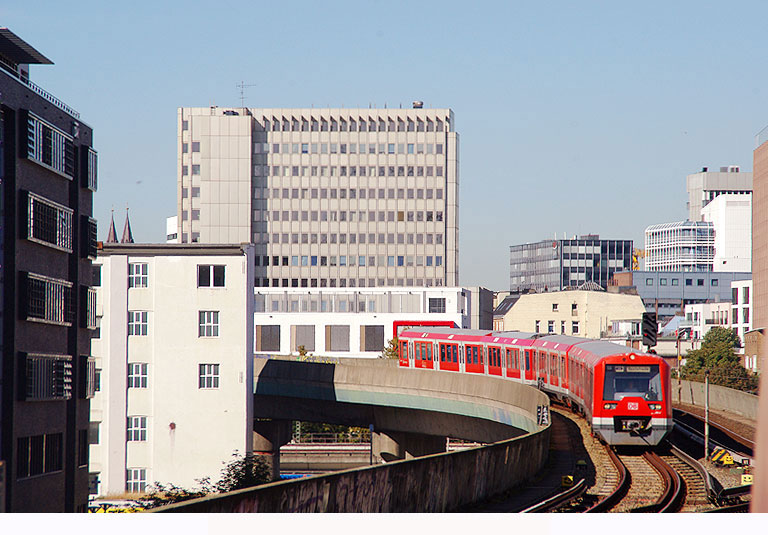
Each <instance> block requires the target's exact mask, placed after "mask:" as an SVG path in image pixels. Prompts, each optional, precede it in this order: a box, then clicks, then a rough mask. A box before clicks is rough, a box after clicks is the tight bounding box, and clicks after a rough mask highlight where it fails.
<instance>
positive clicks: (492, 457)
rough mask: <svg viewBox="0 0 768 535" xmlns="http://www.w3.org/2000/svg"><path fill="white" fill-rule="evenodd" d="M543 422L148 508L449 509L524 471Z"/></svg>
mask: <svg viewBox="0 0 768 535" xmlns="http://www.w3.org/2000/svg"><path fill="white" fill-rule="evenodd" d="M549 435H550V428H549V427H545V428H542V429H541V430H540V431H537V432H535V433H532V434H529V435H525V436H522V437H518V438H514V439H510V440H506V441H503V442H498V443H496V444H492V445H490V446H483V447H478V448H474V449H470V450H464V451H457V452H452V453H442V454H437V455H429V456H426V457H419V458H417V459H411V460H407V461H396V462H392V463H387V464H384V465H378V466H372V467H369V468H362V469H357V470H346V471H344V472H336V473H333V474H328V475H322V476H314V477H308V478H304V479H299V480H292V481H281V482H278V483H271V484H269V485H264V486H261V487H254V488H251V489H244V490H240V491H235V492H230V493H226V494H222V495H216V496H212V497H207V498H200V499H197V500H191V501H188V502H184V503H180V504H176V505H170V506H166V507H162V508H158V509H155V510H153V511H154V512H174V513H278V512H279V513H331V512H333V513H400V512H403V513H405V512H420V513H421V512H430V513H440V512H447V511H452V510H454V509H456V508H458V507H460V506H463V505H469V504H472V503H476V502H480V501H483V500H486V499H488V498H490V497H492V496H493V495H496V494H499V493H501V492H504V491H506V490H508V489H510V488H512V487H514V486H516V485H519V484H521V483H523V482H524V481H525V480H528V479H531V478H532V477H533V476H534V475H535V474H536V473H537V472H538V471H539V470H540V469H541V468H542V467H543V465H544V463H545V462H546V460H547V454H548V450H549Z"/></svg>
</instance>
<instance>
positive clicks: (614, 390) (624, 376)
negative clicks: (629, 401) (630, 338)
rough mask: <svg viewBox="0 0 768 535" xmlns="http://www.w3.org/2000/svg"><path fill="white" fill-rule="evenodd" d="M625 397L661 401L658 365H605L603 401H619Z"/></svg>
mask: <svg viewBox="0 0 768 535" xmlns="http://www.w3.org/2000/svg"><path fill="white" fill-rule="evenodd" d="M627 396H632V397H641V398H644V399H647V400H648V401H659V400H660V399H661V375H660V374H659V365H658V364H650V365H630V366H627V365H623V364H621V365H619V364H606V366H605V388H604V391H603V399H605V400H613V401H619V400H621V399H622V398H625V397H627Z"/></svg>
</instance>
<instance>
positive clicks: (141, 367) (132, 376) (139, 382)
mask: <svg viewBox="0 0 768 535" xmlns="http://www.w3.org/2000/svg"><path fill="white" fill-rule="evenodd" d="M148 368H149V365H148V364H147V363H146V362H131V363H129V364H128V388H147V382H148V373H147V370H148Z"/></svg>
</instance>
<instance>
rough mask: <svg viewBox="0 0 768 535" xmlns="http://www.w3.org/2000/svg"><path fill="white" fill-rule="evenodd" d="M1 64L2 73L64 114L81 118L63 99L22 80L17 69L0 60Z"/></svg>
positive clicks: (28, 81)
mask: <svg viewBox="0 0 768 535" xmlns="http://www.w3.org/2000/svg"><path fill="white" fill-rule="evenodd" d="M0 63H2V66H3V68H0V71H2V72H4V73H5V74H7V75H8V76H10V77H12V78H15V79H16V80H17V81H18V82H19V83H21V84H24V85H25V86H27V87H28V88H29V89H31V90H32V91H34V92H35V93H37V94H38V95H40V96H41V97H43V98H44V99H45V100H47V101H48V102H50V103H51V104H53V105H54V106H56V107H57V108H59V109H61V110H63V111H64V112H66V113H68V114H70V115H71V116H72V117H74V118H75V119H79V118H80V114H79V113H78V112H76V111H75V110H74V109H72V108H70V107H69V106H67V105H66V104H65V103H64V102H63V101H62V100H61V99H59V98H57V97H55V96H54V95H52V94H50V93H49V92H48V91H46V90H45V89H43V88H42V87H40V86H39V85H37V84H35V83H34V82H32V81H30V80H25V79H23V78H21V77H20V76H19V75H18V73H16V68H15V67H13V66H12V65H9V64H8V63H6V62H5V61H3V60H2V59H0Z"/></svg>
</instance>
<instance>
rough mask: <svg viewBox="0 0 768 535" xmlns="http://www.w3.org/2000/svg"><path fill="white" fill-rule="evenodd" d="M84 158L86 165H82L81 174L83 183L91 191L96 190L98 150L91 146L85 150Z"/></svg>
mask: <svg viewBox="0 0 768 535" xmlns="http://www.w3.org/2000/svg"><path fill="white" fill-rule="evenodd" d="M83 159H84V160H85V165H83V166H82V171H81V175H80V176H81V185H82V186H83V187H85V188H88V189H89V190H91V191H96V189H97V168H98V166H97V154H96V151H95V150H93V149H91V148H90V147H89V148H88V150H87V151H85V153H84V156H83ZM81 161H82V160H81Z"/></svg>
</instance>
